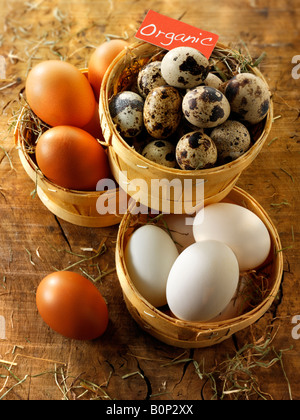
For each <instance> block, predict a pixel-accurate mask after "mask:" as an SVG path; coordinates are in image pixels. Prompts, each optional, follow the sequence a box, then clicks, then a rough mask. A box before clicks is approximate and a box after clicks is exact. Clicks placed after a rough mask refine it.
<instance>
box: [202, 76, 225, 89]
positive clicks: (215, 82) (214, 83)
mask: <svg viewBox="0 0 300 420" xmlns="http://www.w3.org/2000/svg"><path fill="white" fill-rule="evenodd" d="M203 84H204V85H205V86H209V87H213V88H215V89H219V90H220V89H221V87H222V84H223V82H222V80H221V79H220V78H219V77H218V76H216V75H215V74H213V73H208V75H207V78H206V79H205V80H204V81H203Z"/></svg>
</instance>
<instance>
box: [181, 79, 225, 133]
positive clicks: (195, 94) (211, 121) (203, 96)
mask: <svg viewBox="0 0 300 420" xmlns="http://www.w3.org/2000/svg"><path fill="white" fill-rule="evenodd" d="M182 110H183V114H184V116H185V118H186V119H187V120H188V121H189V122H190V123H191V124H193V125H195V126H197V127H200V128H212V127H216V126H218V125H220V124H222V123H223V122H225V121H226V120H227V119H228V118H229V115H230V105H229V102H228V100H227V99H226V97H225V96H224V95H223V93H222V92H220V91H219V90H218V89H215V88H213V87H209V86H199V87H197V88H195V89H192V90H190V91H189V92H187V94H186V95H185V96H184V98H183V102H182Z"/></svg>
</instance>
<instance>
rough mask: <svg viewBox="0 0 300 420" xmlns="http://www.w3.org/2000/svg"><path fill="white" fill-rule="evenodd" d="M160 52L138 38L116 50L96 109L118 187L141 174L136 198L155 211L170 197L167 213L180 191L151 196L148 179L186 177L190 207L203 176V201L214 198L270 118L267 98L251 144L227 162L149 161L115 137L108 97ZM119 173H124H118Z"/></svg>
mask: <svg viewBox="0 0 300 420" xmlns="http://www.w3.org/2000/svg"><path fill="white" fill-rule="evenodd" d="M217 51H218V54H220V53H222V51H224V52H226V51H227V52H228V51H232V50H229V49H228V47H226V46H224V45H223V44H221V43H218V44H217ZM162 54H163V52H162V50H160V49H159V48H157V47H155V46H153V45H150V44H148V43H144V42H138V43H135V44H133V45H132V46H130V47H129V48H127V49H126V50H124V51H123V52H122V53H120V54H119V55H118V57H117V58H116V59H115V60H114V61H113V62H112V64H111V66H110V67H109V69H108V70H107V72H106V74H105V76H104V79H103V82H102V87H101V92H100V102H99V113H100V122H101V127H102V132H103V135H104V138H105V141H106V143H107V146H108V157H109V161H110V166H111V169H112V172H113V175H114V177H115V178H116V180H117V182H118V184H119V185H120V187H121V188H125V189H126V188H127V187H128V185H130V183H131V182H132V181H133V180H135V179H140V178H142V179H143V180H145V181H146V182H147V188H146V189H144V190H143V189H141V190H140V191H139V194H138V195H139V197H138V198H139V201H140V202H141V203H142V204H144V205H145V206H147V207H151V208H153V209H155V210H159V211H164V209H165V207H164V205H163V202H164V200H165V201H167V202H169V201H170V212H171V213H175V212H176V211H175V210H174V209H176V208H178V202H177V201H178V199H179V200H180V202H181V203H183V202H184V200H183V198H182V197H181V196H180V197H179V198H178V197H176V196H173V197H172V196H171V197H169V196H166V197H164V195H163V193H161V192H160V193H159V196H157V194H156V192H154V193H153V196H152V193H151V180H152V179H159V180H161V179H166V180H168V181H170V182H171V181H172V180H173V179H175V178H176V179H179V180H180V181H181V182H182V183H183V182H184V180H185V179H191V180H192V190H193V192H192V193H189V197H193V199H192V202H191V206H190V207H191V208H195V207H196V206H197V204H198V203H197V202H196V199H195V197H197V195H196V188H197V183H199V180H204V200H205V204H211V203H213V202H217V201H220V200H221V199H222V198H224V197H225V196H226V195H227V194H228V193H229V191H230V190H231V189H232V188H233V186H234V185H235V184H236V182H237V180H238V178H239V176H240V174H241V173H242V171H243V170H245V169H246V168H247V167H248V166H249V165H250V164H251V162H252V161H253V160H254V159H255V158H256V156H257V155H258V153H259V152H260V151H261V149H262V147H263V145H264V143H265V141H266V139H267V137H268V135H269V133H270V130H271V126H272V122H273V104H272V103H271V107H270V110H269V112H268V115H267V117H266V118H265V120H264V121H263V122H262V123H260V124H258V125H257V126H255V127H253V131H252V133H251V134H252V137H253V139H254V144H253V146H252V147H251V148H250V149H249V151H248V152H246V153H245V154H244V155H243V156H241V157H240V158H239V159H237V160H235V161H233V162H231V163H228V164H226V165H222V166H219V167H216V168H212V169H206V170H194V171H185V170H179V169H173V168H167V167H165V166H162V165H159V164H156V163H154V162H151V161H149V160H148V159H146V158H144V157H143V156H142V155H141V154H139V153H138V152H137V151H136V150H134V149H133V148H132V147H131V146H130V145H129V144H128V143H127V142H126V140H124V139H123V138H122V137H121V135H120V134H119V132H118V131H117V128H116V126H115V125H114V123H113V121H112V119H111V116H110V112H109V101H110V99H111V97H112V96H113V95H115V94H116V93H118V92H120V91H122V90H127V89H128V88H129V86H130V85H131V84H132V82H133V81H134V80H135V79H136V77H137V74H138V72H139V69H140V68H141V67H142V66H143V65H145V64H146V63H147V62H148V61H149V60H150V59H151V58H152V57H153V56H154V57H155V59H158V60H159V59H161V56H162ZM237 54H238V53H237ZM212 57H213V56H212ZM215 60H216V61H218V57H217V56H216V57H215ZM249 71H251V72H253V73H255V74H256V75H257V76H259V77H261V78H262V79H263V80H264V81H265V82H266V80H265V79H264V77H263V75H262V74H261V72H260V71H259V70H258V69H257V68H256V67H254V68H249ZM123 172H124V173H125V175H126V176H124V175H123ZM128 194H129V195H134V194H135V189H134V188H133V191H132V192H130V191H128ZM153 203H154V204H153ZM185 203H186V200H185ZM152 204H153V205H152ZM167 204H169V203H167ZM186 207H187V206H185V208H184V206H183V207H182V213H188V212H189V211H186ZM188 210H189V209H188Z"/></svg>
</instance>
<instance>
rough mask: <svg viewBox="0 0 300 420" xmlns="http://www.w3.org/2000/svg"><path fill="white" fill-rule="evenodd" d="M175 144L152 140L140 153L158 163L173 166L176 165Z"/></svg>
mask: <svg viewBox="0 0 300 420" xmlns="http://www.w3.org/2000/svg"><path fill="white" fill-rule="evenodd" d="M175 148H176V147H175V145H174V144H172V143H170V142H169V141H165V140H154V141H152V142H151V143H149V144H147V146H146V147H145V148H144V150H143V151H142V155H143V156H144V157H145V158H147V159H149V160H151V161H153V162H155V163H158V164H159V165H163V166H167V167H168V168H175V167H176V166H177V163H176V157H175Z"/></svg>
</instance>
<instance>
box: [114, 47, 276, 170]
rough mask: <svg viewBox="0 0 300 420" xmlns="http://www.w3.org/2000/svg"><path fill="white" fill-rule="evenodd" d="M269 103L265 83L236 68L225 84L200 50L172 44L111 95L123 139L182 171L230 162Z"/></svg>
mask: <svg viewBox="0 0 300 420" xmlns="http://www.w3.org/2000/svg"><path fill="white" fill-rule="evenodd" d="M269 107H270V92H269V89H268V86H267V85H266V83H265V82H264V81H263V80H262V79H261V78H260V77H258V76H256V75H254V74H252V73H249V72H247V73H241V74H237V75H236V76H234V77H232V78H231V79H230V80H228V81H227V82H226V83H223V81H222V80H221V79H220V78H219V77H218V76H216V75H215V74H213V73H212V66H211V63H210V62H209V60H207V58H206V57H204V55H202V54H201V52H200V51H198V50H196V49H194V48H190V47H179V48H174V49H172V50H171V51H169V52H167V53H166V54H165V55H164V57H163V59H162V61H151V60H150V62H149V63H148V64H146V65H145V66H144V67H142V68H141V70H140V72H139V74H138V77H137V81H136V86H135V87H133V88H132V90H131V88H128V90H125V91H122V92H119V93H118V94H116V95H115V96H113V97H112V98H111V101H110V103H109V109H110V114H111V117H112V120H113V122H114V124H115V125H116V127H117V130H118V131H119V133H120V134H121V135H122V137H123V138H125V139H127V141H128V142H129V143H130V142H132V146H133V147H134V148H135V150H137V151H138V152H139V153H141V154H142V155H143V156H144V157H145V158H146V159H148V160H150V161H153V162H155V163H157V164H160V165H164V166H167V167H170V168H177V169H182V170H194V169H207V168H211V167H215V166H220V165H223V164H226V163H229V162H231V161H232V160H235V159H237V158H239V157H240V156H242V155H243V154H245V153H246V152H247V151H248V150H249V148H250V147H251V145H252V144H253V142H252V140H253V139H251V134H250V131H249V130H250V129H249V127H251V126H252V125H255V124H258V123H259V122H261V121H262V120H263V119H264V118H265V117H266V115H267V113H268V111H269Z"/></svg>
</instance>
